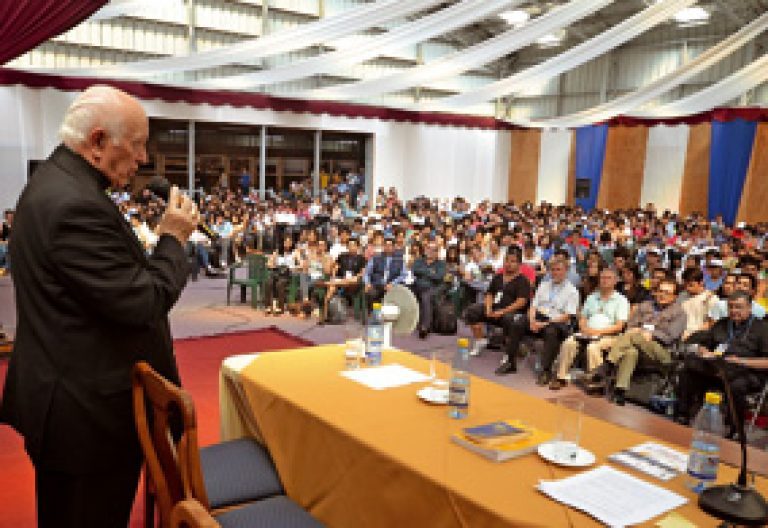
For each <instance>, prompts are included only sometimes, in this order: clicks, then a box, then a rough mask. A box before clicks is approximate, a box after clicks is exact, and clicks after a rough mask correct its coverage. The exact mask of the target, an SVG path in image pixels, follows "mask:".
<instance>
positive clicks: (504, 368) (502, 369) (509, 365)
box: [496, 358, 517, 376]
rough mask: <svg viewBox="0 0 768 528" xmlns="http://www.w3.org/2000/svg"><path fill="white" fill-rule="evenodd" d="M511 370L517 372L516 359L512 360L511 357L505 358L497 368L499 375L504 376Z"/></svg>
mask: <svg viewBox="0 0 768 528" xmlns="http://www.w3.org/2000/svg"><path fill="white" fill-rule="evenodd" d="M511 372H517V364H516V363H515V362H514V361H510V360H509V358H506V359H504V361H503V362H502V363H501V365H499V368H497V369H496V375H497V376H504V375H506V374H509V373H511Z"/></svg>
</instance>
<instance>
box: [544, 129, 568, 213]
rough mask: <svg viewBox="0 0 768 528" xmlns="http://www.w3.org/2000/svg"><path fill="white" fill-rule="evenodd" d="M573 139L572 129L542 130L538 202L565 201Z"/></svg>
mask: <svg viewBox="0 0 768 528" xmlns="http://www.w3.org/2000/svg"><path fill="white" fill-rule="evenodd" d="M572 140H573V134H572V132H571V131H570V130H542V132H541V148H540V150H539V181H538V188H537V190H536V203H540V202H542V201H547V202H549V203H551V204H564V203H565V201H566V197H567V196H568V163H569V160H570V157H571V141H572Z"/></svg>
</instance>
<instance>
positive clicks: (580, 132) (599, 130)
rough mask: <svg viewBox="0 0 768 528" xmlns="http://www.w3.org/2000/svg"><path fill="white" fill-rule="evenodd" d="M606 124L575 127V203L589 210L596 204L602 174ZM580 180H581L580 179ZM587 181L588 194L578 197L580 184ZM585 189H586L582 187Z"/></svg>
mask: <svg viewBox="0 0 768 528" xmlns="http://www.w3.org/2000/svg"><path fill="white" fill-rule="evenodd" d="M607 139H608V125H590V126H585V127H581V128H578V129H576V191H577V192H576V196H577V198H576V199H575V203H576V205H580V206H581V207H583V208H584V210H585V211H591V210H592V209H594V208H595V205H597V194H598V192H600V177H601V176H602V174H603V160H604V159H605V143H606V140H607ZM580 180H581V181H580ZM584 180H588V183H589V195H588V196H582V197H579V192H578V191H579V190H582V185H583V184H585V183H587V182H584ZM583 190H586V189H583Z"/></svg>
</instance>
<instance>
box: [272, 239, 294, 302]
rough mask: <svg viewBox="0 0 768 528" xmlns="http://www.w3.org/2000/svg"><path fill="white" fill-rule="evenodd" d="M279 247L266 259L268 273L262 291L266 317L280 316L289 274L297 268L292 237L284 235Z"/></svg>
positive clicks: (286, 291)
mask: <svg viewBox="0 0 768 528" xmlns="http://www.w3.org/2000/svg"><path fill="white" fill-rule="evenodd" d="M281 245H282V247H281V248H280V249H279V250H277V251H275V252H273V253H272V254H271V255H270V256H269V258H268V259H267V268H269V272H270V273H269V279H268V280H267V284H266V288H265V289H264V290H265V291H264V294H265V299H266V310H265V314H266V315H272V314H275V315H281V314H282V313H283V312H284V311H285V302H286V297H287V294H288V284H289V283H290V281H291V272H292V271H293V270H296V269H297V268H298V262H297V260H296V254H295V253H294V251H293V237H291V235H285V236H284V237H283V241H282V244H281Z"/></svg>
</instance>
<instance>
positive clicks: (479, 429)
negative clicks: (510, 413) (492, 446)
mask: <svg viewBox="0 0 768 528" xmlns="http://www.w3.org/2000/svg"><path fill="white" fill-rule="evenodd" d="M463 433H464V436H466V437H467V438H469V439H471V440H474V441H475V442H483V441H488V440H495V439H501V438H504V439H506V438H509V437H513V436H517V435H526V434H528V431H526V430H525V429H521V428H519V427H515V426H513V425H511V424H510V423H508V422H505V421H502V420H499V421H496V422H491V423H488V424H483V425H477V426H475V427H467V428H465V429H464V430H463Z"/></svg>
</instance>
